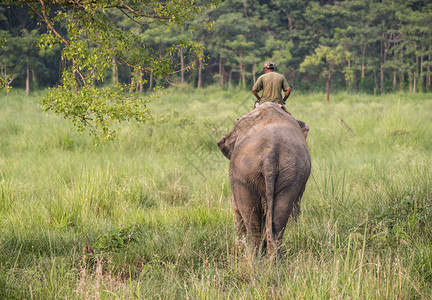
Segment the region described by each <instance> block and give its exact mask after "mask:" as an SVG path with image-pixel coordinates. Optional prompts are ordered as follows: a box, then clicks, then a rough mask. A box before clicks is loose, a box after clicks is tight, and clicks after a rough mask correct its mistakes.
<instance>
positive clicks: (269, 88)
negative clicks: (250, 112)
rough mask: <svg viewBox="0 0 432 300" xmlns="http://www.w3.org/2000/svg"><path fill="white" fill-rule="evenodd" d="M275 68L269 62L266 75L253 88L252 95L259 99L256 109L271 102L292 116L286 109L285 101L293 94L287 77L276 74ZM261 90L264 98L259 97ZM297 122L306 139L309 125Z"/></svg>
mask: <svg viewBox="0 0 432 300" xmlns="http://www.w3.org/2000/svg"><path fill="white" fill-rule="evenodd" d="M275 68H276V66H275V64H274V62H272V61H267V62H265V63H264V74H263V75H261V76H260V77H258V79H257V81H256V82H255V84H254V86H253V88H252V93H253V94H254V95H255V97H256V98H257V101H255V105H254V109H255V108H256V107H258V106H259V104H260V103H261V104H262V103H264V102H269V101H270V102H274V103H277V104H279V105H280V107H281V108H282V109H283V110H284V111H286V112H287V113H289V114H290V115H291V113H290V112H289V111H288V110H287V108H286V107H285V101H286V100H287V99H288V97H289V95H290V94H291V88H290V86H289V84H288V82H287V80H286V79H285V77H284V76H283V75H282V74H279V73H277V72H275ZM261 90H262V97H260V96H259V95H258V92H259V91H261ZM282 90H283V91H284V92H285V96H284V97H283V98H282V93H281V91H282ZM297 122H298V123H299V125H300V128H301V130H302V132H303V134H304V137H305V138H306V137H307V135H308V132H309V125H308V124H306V123H304V122H302V121H298V120H297Z"/></svg>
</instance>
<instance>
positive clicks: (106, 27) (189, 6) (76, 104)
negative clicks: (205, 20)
mask: <svg viewBox="0 0 432 300" xmlns="http://www.w3.org/2000/svg"><path fill="white" fill-rule="evenodd" d="M20 2H21V3H24V4H26V5H28V7H29V8H31V9H32V11H33V12H34V13H35V14H37V15H38V16H39V18H40V19H41V20H42V21H43V22H45V23H46V26H47V33H45V34H43V35H42V37H41V41H40V45H41V47H42V48H51V47H54V46H57V45H61V48H62V51H61V57H62V60H63V61H64V63H65V64H66V67H65V68H64V69H63V71H62V79H61V85H60V86H59V87H56V88H52V89H50V93H49V94H48V96H46V97H45V98H44V100H43V107H44V109H45V110H46V111H54V112H56V113H58V114H62V115H63V116H64V117H65V118H67V119H72V121H73V123H74V124H75V125H77V126H78V128H79V130H80V131H82V130H84V129H85V128H86V127H87V126H89V127H90V133H91V134H93V135H96V136H101V137H102V138H103V139H112V138H113V137H115V130H114V129H112V125H113V124H115V123H116V122H120V121H124V120H132V121H137V122H145V121H146V120H148V119H149V114H148V110H147V108H146V101H144V100H143V97H142V96H141V95H134V94H130V93H127V92H126V91H128V90H130V89H131V87H128V86H125V85H115V86H105V87H104V88H103V89H100V88H99V86H100V84H101V82H102V81H103V80H104V79H105V77H106V76H107V71H108V70H109V69H110V68H111V67H112V61H113V58H115V59H116V60H117V61H119V62H120V63H123V64H125V65H127V66H129V67H130V68H131V69H132V74H133V76H134V78H133V80H132V82H133V83H136V82H138V83H146V80H145V79H143V75H144V73H149V72H151V73H152V74H154V75H155V76H159V77H164V76H167V75H170V74H172V73H173V72H174V70H173V65H172V62H171V61H172V57H173V55H174V54H175V53H178V52H179V51H180V49H181V48H184V47H190V49H191V50H190V52H191V55H195V56H196V55H201V54H200V53H201V51H202V50H201V47H200V45H197V44H196V43H193V42H192V41H186V40H174V41H170V42H169V43H168V45H167V47H166V48H163V49H162V48H161V49H160V50H161V51H154V49H152V48H151V47H147V41H146V39H145V38H143V37H142V36H140V34H139V31H138V32H137V31H133V30H130V29H132V28H131V27H130V26H128V27H126V28H125V27H122V24H119V23H117V22H115V20H116V19H117V18H116V16H117V15H118V14H121V13H123V14H124V15H125V16H126V17H127V19H128V20H129V21H132V22H133V24H134V26H135V27H136V28H140V27H144V28H145V27H147V26H149V24H151V23H158V24H163V25H165V26H173V27H174V26H181V25H183V24H184V23H185V22H186V21H188V20H190V19H191V18H192V17H193V16H195V15H196V14H198V13H202V12H203V10H204V9H205V8H206V7H209V6H211V5H213V4H214V3H216V2H213V1H202V2H201V3H200V4H199V5H197V4H195V3H194V2H193V1H183V0H170V1H166V2H163V3H162V2H159V1H147V2H146V4H145V5H142V3H141V2H140V1H130V2H128V3H125V2H124V1H121V0H105V1H97V2H93V1H90V2H88V1H74V2H69V1H39V2H36V1H31V0H29V1H26V0H22V1H20ZM188 68H190V66H189V67H188ZM131 84H132V83H131Z"/></svg>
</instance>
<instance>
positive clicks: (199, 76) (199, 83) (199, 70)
mask: <svg viewBox="0 0 432 300" xmlns="http://www.w3.org/2000/svg"><path fill="white" fill-rule="evenodd" d="M202 65H203V60H202V57H200V58H199V63H198V86H197V87H198V88H199V89H200V88H202Z"/></svg>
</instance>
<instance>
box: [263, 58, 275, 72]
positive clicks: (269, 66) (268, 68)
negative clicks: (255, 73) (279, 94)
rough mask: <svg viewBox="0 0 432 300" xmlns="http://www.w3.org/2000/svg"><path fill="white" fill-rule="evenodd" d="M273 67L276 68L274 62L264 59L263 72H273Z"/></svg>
mask: <svg viewBox="0 0 432 300" xmlns="http://www.w3.org/2000/svg"><path fill="white" fill-rule="evenodd" d="M275 69H276V66H275V64H274V62H272V61H266V62H265V63H264V72H265V73H267V72H273V71H274V70H275Z"/></svg>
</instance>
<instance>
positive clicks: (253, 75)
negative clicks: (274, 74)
mask: <svg viewBox="0 0 432 300" xmlns="http://www.w3.org/2000/svg"><path fill="white" fill-rule="evenodd" d="M255 70H256V62H254V63H253V64H252V80H253V83H252V84H255V82H256V76H255Z"/></svg>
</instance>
